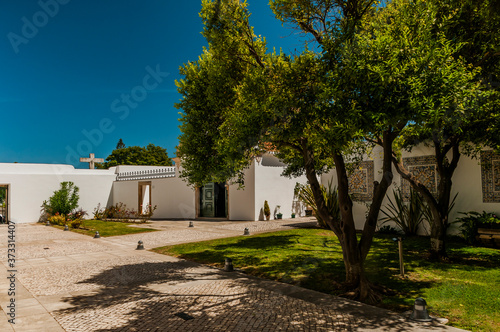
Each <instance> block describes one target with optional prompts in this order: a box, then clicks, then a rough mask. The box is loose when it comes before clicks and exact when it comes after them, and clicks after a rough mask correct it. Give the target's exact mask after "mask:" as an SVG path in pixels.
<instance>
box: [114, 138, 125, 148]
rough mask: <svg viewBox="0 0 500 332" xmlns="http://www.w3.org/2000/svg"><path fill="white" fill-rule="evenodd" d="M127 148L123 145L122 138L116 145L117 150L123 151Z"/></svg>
mask: <svg viewBox="0 0 500 332" xmlns="http://www.w3.org/2000/svg"><path fill="white" fill-rule="evenodd" d="M123 148H125V143H123V140H122V139H121V138H120V140H118V143H116V149H117V150H118V149H123Z"/></svg>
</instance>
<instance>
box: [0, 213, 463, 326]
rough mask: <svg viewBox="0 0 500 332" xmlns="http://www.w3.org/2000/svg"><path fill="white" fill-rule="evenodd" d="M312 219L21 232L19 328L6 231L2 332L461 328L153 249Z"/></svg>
mask: <svg viewBox="0 0 500 332" xmlns="http://www.w3.org/2000/svg"><path fill="white" fill-rule="evenodd" d="M308 222H310V221H309V220H300V219H299V220H297V219H296V220H284V221H271V222H210V221H204V222H200V221H195V222H194V223H195V227H193V228H188V227H187V225H188V222H187V221H161V222H154V223H153V224H151V225H149V226H150V227H153V228H157V229H160V230H161V231H159V232H151V233H143V234H134V235H126V236H120V237H113V238H100V239H93V238H91V237H88V236H85V235H80V234H75V233H72V232H63V231H61V230H58V229H55V228H52V227H45V226H43V225H40V224H36V225H16V271H17V272H16V281H15V288H16V296H15V303H16V320H15V322H16V324H15V325H13V324H9V323H8V321H7V320H8V317H7V313H8V312H9V308H8V306H7V305H8V304H9V300H10V296H8V294H7V292H8V289H9V284H10V281H9V279H7V276H8V274H7V269H8V268H7V226H5V225H2V226H0V237H1V239H0V259H1V261H2V264H1V265H0V270H1V271H0V278H1V279H0V306H1V308H2V310H1V311H0V315H1V316H2V317H0V331H51V332H55V331H183V332H184V331H204V332H205V331H421V330H422V331H459V330H458V329H454V328H451V327H447V326H443V325H439V324H437V323H433V324H429V323H427V324H418V323H415V322H409V321H407V320H406V319H405V318H404V317H402V316H400V315H398V314H395V313H392V312H389V311H386V310H383V309H379V308H375V307H371V306H367V305H364V304H360V303H358V302H354V301H348V300H346V299H342V298H338V297H334V296H330V295H325V294H321V293H318V292H314V291H310V290H306V289H303V288H300V287H296V286H292V285H287V284H282V283H278V282H273V281H266V280H261V279H257V278H253V277H249V276H247V275H244V274H241V273H236V272H233V273H227V272H223V271H220V270H218V269H214V268H210V267H206V266H203V265H200V264H196V263H192V262H187V261H184V260H179V259H176V258H174V257H170V256H164V255H160V254H156V253H153V252H149V251H144V250H135V248H136V245H137V241H138V240H142V241H144V244H145V246H146V248H153V247H157V246H162V245H167V244H174V243H182V242H191V241H198V240H205V239H212V238H220V237H227V236H235V235H240V234H242V233H243V229H244V228H245V227H247V228H249V230H250V232H251V233H256V232H263V231H270V230H274V229H276V230H278V229H290V228H292V227H294V225H296V224H301V223H302V224H306V223H308Z"/></svg>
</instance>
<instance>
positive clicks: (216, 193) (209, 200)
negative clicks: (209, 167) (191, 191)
mask: <svg viewBox="0 0 500 332" xmlns="http://www.w3.org/2000/svg"><path fill="white" fill-rule="evenodd" d="M200 216H201V217H207V218H226V217H227V192H226V184H225V183H213V182H211V183H207V184H206V185H204V186H203V187H201V190H200Z"/></svg>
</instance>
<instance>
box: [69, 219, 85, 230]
mask: <svg viewBox="0 0 500 332" xmlns="http://www.w3.org/2000/svg"><path fill="white" fill-rule="evenodd" d="M82 223H83V219H73V220H70V221H68V226H69V227H71V228H80V226H81V225H82Z"/></svg>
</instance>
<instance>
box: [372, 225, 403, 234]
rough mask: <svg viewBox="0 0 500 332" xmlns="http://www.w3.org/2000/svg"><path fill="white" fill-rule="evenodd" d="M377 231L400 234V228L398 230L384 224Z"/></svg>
mask: <svg viewBox="0 0 500 332" xmlns="http://www.w3.org/2000/svg"><path fill="white" fill-rule="evenodd" d="M377 232H378V233H380V234H391V235H401V231H400V230H398V229H396V228H394V227H392V226H389V225H385V226H382V227H380V228H379V229H378V231H377Z"/></svg>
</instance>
